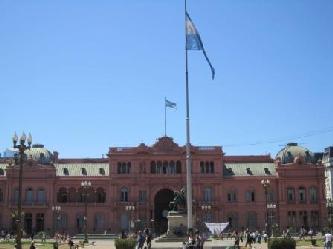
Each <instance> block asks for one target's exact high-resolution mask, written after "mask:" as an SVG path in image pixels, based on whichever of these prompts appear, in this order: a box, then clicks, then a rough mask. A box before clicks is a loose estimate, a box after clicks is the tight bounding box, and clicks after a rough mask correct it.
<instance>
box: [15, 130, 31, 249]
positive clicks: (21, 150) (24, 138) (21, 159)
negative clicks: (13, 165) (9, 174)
mask: <svg viewBox="0 0 333 249" xmlns="http://www.w3.org/2000/svg"><path fill="white" fill-rule="evenodd" d="M12 139H13V147H14V148H16V149H18V151H19V189H18V200H17V220H16V221H17V234H16V244H17V247H16V248H17V249H22V243H21V238H22V217H21V216H22V173H23V163H24V159H25V154H24V152H25V150H27V149H30V148H31V143H32V137H31V134H30V133H29V136H28V138H27V136H26V135H25V134H24V132H23V133H22V136H21V137H20V142H19V144H17V142H18V140H19V139H18V137H17V135H16V132H15V134H14V136H13V138H12ZM25 142H27V145H26V144H25Z"/></svg>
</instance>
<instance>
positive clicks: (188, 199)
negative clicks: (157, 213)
mask: <svg viewBox="0 0 333 249" xmlns="http://www.w3.org/2000/svg"><path fill="white" fill-rule="evenodd" d="M186 11H187V9H186V0H185V67H186V71H185V75H186V76H185V78H186V202H187V229H188V230H189V231H190V230H192V229H193V224H192V223H193V219H192V175H191V174H192V162H191V151H190V149H191V148H190V103H189V84H188V58H187V57H188V56H187V47H186V46H187V35H186Z"/></svg>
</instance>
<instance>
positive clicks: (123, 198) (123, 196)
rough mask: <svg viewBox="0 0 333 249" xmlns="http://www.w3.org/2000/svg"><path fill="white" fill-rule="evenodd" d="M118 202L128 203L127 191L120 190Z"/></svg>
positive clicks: (124, 189) (125, 189)
mask: <svg viewBox="0 0 333 249" xmlns="http://www.w3.org/2000/svg"><path fill="white" fill-rule="evenodd" d="M120 201H122V202H127V201H128V189H127V188H122V189H121V190H120Z"/></svg>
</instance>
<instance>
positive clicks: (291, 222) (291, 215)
mask: <svg viewBox="0 0 333 249" xmlns="http://www.w3.org/2000/svg"><path fill="white" fill-rule="evenodd" d="M295 224H297V223H296V212H295V211H289V212H288V226H295Z"/></svg>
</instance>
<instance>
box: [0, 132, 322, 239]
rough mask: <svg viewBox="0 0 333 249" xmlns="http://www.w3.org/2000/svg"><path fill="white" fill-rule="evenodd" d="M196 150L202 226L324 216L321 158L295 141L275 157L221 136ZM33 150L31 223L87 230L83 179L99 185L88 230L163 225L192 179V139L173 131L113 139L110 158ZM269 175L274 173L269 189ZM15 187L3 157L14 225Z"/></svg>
mask: <svg viewBox="0 0 333 249" xmlns="http://www.w3.org/2000/svg"><path fill="white" fill-rule="evenodd" d="M191 151H192V162H193V172H192V175H193V200H194V203H193V209H194V210H193V213H194V215H195V219H196V222H195V223H196V224H195V225H196V226H198V227H199V226H200V224H202V222H203V221H211V222H226V221H229V222H230V224H231V226H232V227H233V228H234V229H241V228H242V227H249V228H250V229H264V228H265V224H266V223H268V226H271V225H273V224H278V225H279V227H280V228H281V229H285V228H286V227H287V226H291V227H294V228H295V229H298V228H300V227H301V226H305V227H307V228H309V227H312V228H314V229H320V228H322V227H324V226H325V225H326V220H327V212H326V207H325V198H324V197H325V196H324V195H325V189H324V185H325V177H324V167H323V165H322V164H321V163H320V162H318V163H317V162H316V160H315V157H314V155H313V154H312V153H311V152H310V151H309V150H307V149H305V148H302V147H300V146H298V145H297V144H288V145H287V146H286V147H285V148H284V149H282V150H281V151H280V152H279V153H278V154H277V156H276V158H274V159H272V158H271V157H270V156H269V155H260V156H226V155H224V152H223V150H222V147H221V146H193V147H192V149H191ZM27 158H28V160H27V161H26V164H25V165H24V171H23V179H24V180H23V194H22V198H23V212H24V228H25V231H26V232H27V233H31V232H32V231H33V230H34V231H41V230H49V231H54V230H59V231H66V232H69V233H71V234H75V233H82V231H83V223H84V216H85V215H84V206H85V205H84V200H85V199H84V191H83V190H82V188H81V182H82V181H83V180H88V181H90V182H91V185H92V186H91V189H90V190H89V191H88V204H87V221H88V232H89V233H93V232H96V233H101V232H104V231H105V230H107V231H108V232H111V233H117V232H120V231H121V230H122V229H128V228H129V227H130V226H131V227H135V228H138V227H143V226H152V227H153V228H154V230H155V231H157V232H165V230H166V227H167V220H166V215H167V211H168V204H169V202H170V201H171V200H172V199H173V192H174V191H177V190H180V189H181V188H182V187H184V186H185V185H186V182H185V181H186V168H185V146H179V145H178V144H176V143H175V142H174V141H173V139H172V138H170V137H161V138H159V139H158V140H157V142H156V143H155V144H154V145H152V146H147V145H145V144H140V145H139V146H137V147H115V148H110V149H109V154H108V158H107V159H103V158H100V159H59V158H58V153H56V152H54V153H50V152H49V151H48V150H47V149H45V148H44V147H43V146H41V145H35V146H34V147H33V148H31V149H30V151H27ZM263 179H265V180H266V179H269V181H270V184H269V187H268V188H267V192H266V193H267V195H265V189H264V187H263V185H262V183H261V181H262V180H263ZM17 189H18V166H17V165H15V161H14V160H13V159H10V158H0V227H1V228H4V229H7V230H11V229H12V228H13V227H14V226H15V222H14V221H15V219H14V214H15V209H16V208H17V199H18V190H17ZM53 206H60V207H61V210H60V211H59V212H57V211H53V210H52V207H53ZM266 207H268V208H267V209H266ZM266 214H267V216H266ZM185 225H186V224H185Z"/></svg>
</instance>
